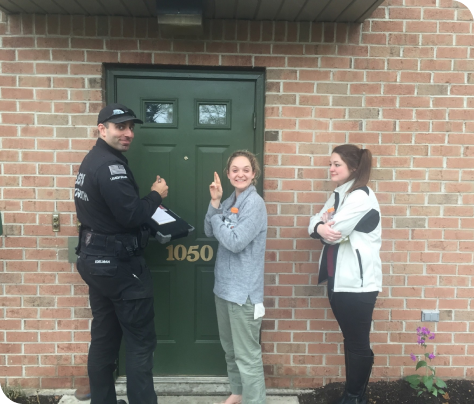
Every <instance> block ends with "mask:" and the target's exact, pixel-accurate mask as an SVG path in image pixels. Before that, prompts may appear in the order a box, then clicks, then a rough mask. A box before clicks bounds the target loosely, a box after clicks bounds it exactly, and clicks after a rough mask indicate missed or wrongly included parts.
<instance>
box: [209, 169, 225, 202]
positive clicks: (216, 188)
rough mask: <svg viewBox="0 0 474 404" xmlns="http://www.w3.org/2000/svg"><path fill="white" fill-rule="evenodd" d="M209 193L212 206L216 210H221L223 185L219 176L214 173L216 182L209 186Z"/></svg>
mask: <svg viewBox="0 0 474 404" xmlns="http://www.w3.org/2000/svg"><path fill="white" fill-rule="evenodd" d="M209 192H210V193H211V204H212V206H213V207H215V208H216V209H217V208H219V205H220V203H221V198H222V185H221V179H220V178H219V175H218V174H217V173H216V172H215V171H214V181H213V182H212V183H211V185H209Z"/></svg>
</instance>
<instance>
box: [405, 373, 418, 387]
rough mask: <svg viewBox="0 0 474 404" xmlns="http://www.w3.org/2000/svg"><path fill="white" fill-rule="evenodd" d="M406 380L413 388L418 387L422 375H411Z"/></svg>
mask: <svg viewBox="0 0 474 404" xmlns="http://www.w3.org/2000/svg"><path fill="white" fill-rule="evenodd" d="M405 380H406V381H407V382H408V383H410V384H411V385H412V386H413V385H414V386H418V385H419V384H420V375H410V376H407V377H405Z"/></svg>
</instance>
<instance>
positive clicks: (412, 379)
mask: <svg viewBox="0 0 474 404" xmlns="http://www.w3.org/2000/svg"><path fill="white" fill-rule="evenodd" d="M416 335H417V337H418V338H417V344H418V345H420V346H422V347H423V349H424V351H425V352H424V355H423V356H422V357H421V359H419V358H418V357H417V356H416V355H414V354H410V358H411V360H412V361H413V362H416V370H418V369H420V368H423V367H424V368H426V375H425V376H421V375H418V374H415V375H410V376H407V377H405V380H406V381H407V382H408V383H410V386H411V387H412V388H413V389H415V390H417V391H418V395H420V394H422V393H423V392H424V391H427V392H428V393H431V394H433V395H434V396H438V393H439V394H445V392H444V390H443V389H444V388H446V383H445V382H444V381H443V380H441V379H440V378H439V377H436V370H435V368H434V367H433V366H430V365H429V364H428V362H427V360H429V363H431V361H432V360H433V359H434V358H435V355H434V353H433V352H432V353H428V352H427V349H426V348H427V345H426V340H427V339H429V340H433V339H435V334H434V333H432V332H430V330H428V328H426V327H418V328H417V329H416ZM430 373H431V374H430Z"/></svg>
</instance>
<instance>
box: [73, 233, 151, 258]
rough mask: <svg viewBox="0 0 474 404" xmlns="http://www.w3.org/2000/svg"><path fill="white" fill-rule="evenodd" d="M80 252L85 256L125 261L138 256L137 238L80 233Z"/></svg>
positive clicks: (139, 251)
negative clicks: (114, 258) (115, 258)
mask: <svg viewBox="0 0 474 404" xmlns="http://www.w3.org/2000/svg"><path fill="white" fill-rule="evenodd" d="M81 233H82V234H81V243H80V252H83V253H85V254H87V255H98V256H112V257H113V256H115V257H118V258H119V259H121V260H124V261H127V260H129V259H130V257H132V256H134V255H140V254H141V250H142V248H143V247H142V248H140V244H139V240H138V237H137V236H135V235H133V234H115V235H106V234H100V233H96V232H93V231H90V230H83V231H82V232H81Z"/></svg>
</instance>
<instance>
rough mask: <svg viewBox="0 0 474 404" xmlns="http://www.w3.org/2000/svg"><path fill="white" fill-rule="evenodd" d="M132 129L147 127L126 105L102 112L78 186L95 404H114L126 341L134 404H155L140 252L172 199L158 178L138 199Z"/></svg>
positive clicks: (150, 316)
mask: <svg viewBox="0 0 474 404" xmlns="http://www.w3.org/2000/svg"><path fill="white" fill-rule="evenodd" d="M135 123H143V122H142V121H141V120H140V119H138V118H137V117H136V116H135V114H134V112H133V111H132V110H131V109H129V108H127V107H126V106H124V105H121V104H110V105H107V106H106V107H105V108H103V109H102V110H101V111H100V113H99V117H98V121H97V125H98V130H99V138H98V139H97V143H96V144H95V146H94V147H93V148H92V150H91V151H90V152H89V153H88V154H87V156H86V157H85V158H84V160H83V162H82V164H81V166H80V168H79V173H78V175H77V178H76V185H75V192H74V201H75V204H76V210H77V218H78V220H79V222H80V223H81V231H80V237H79V239H80V241H79V245H78V249H77V253H78V255H79V257H78V260H77V270H78V271H79V273H80V275H81V276H82V279H84V281H85V282H86V283H87V284H88V285H89V298H90V305H91V309H92V316H93V320H92V328H91V345H90V349H89V358H88V372H89V380H90V388H91V404H116V403H117V396H116V394H115V383H114V375H113V372H114V370H115V363H116V360H117V358H118V352H119V348H120V342H121V339H122V336H123V337H124V340H125V344H126V373H127V395H128V399H129V403H130V404H152V403H153V404H156V403H157V397H156V394H155V390H154V387H153V374H152V368H153V351H154V350H155V346H156V335H155V325H154V311H153V288H152V280H151V276H150V271H149V269H148V267H147V266H146V264H145V260H144V259H143V257H142V256H141V252H142V250H143V248H144V247H145V246H146V243H147V239H148V232H147V230H146V228H145V227H144V223H145V222H146V221H147V220H148V219H149V218H150V217H151V215H152V214H153V213H154V211H155V210H156V209H157V208H158V206H159V205H160V204H161V201H162V198H165V197H166V196H167V194H168V186H167V185H166V181H165V180H164V179H163V178H160V176H157V177H156V181H155V182H154V183H153V185H152V186H151V192H150V193H149V194H148V195H146V196H145V197H144V198H141V199H140V197H139V193H138V186H137V183H136V182H135V179H134V177H133V174H132V172H131V170H130V168H129V167H128V163H127V159H126V158H125V157H124V155H123V154H122V153H123V152H126V151H127V150H128V149H129V147H130V144H131V143H132V140H133V137H134V133H133V130H134V125H135ZM118 403H119V404H120V403H123V404H125V401H123V400H119V401H118Z"/></svg>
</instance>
